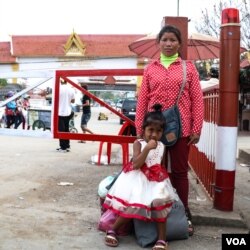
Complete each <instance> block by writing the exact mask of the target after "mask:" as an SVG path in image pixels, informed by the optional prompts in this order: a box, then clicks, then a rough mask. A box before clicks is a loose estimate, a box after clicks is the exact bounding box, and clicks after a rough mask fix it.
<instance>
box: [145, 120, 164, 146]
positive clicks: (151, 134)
mask: <svg viewBox="0 0 250 250" xmlns="http://www.w3.org/2000/svg"><path fill="white" fill-rule="evenodd" d="M162 134H163V128H162V127H161V125H160V124H151V125H149V126H147V127H146V128H145V130H144V140H145V141H146V142H149V141H150V140H151V139H153V140H156V141H159V140H160V139H161V137H162Z"/></svg>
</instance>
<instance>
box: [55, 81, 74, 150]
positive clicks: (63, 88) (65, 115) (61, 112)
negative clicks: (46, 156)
mask: <svg viewBox="0 0 250 250" xmlns="http://www.w3.org/2000/svg"><path fill="white" fill-rule="evenodd" d="M74 102H75V92H74V90H73V88H71V87H70V86H68V85H67V82H66V81H65V80H61V85H60V90H59V107H58V116H59V121H58V131H59V132H69V121H70V119H71V118H72V114H74V112H73V111H72V105H71V104H72V103H74ZM59 146H60V147H59V148H57V151H58V152H63V153H66V152H69V151H70V141H69V140H68V139H59Z"/></svg>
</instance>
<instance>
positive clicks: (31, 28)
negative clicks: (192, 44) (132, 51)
mask: <svg viewBox="0 0 250 250" xmlns="http://www.w3.org/2000/svg"><path fill="white" fill-rule="evenodd" d="M214 1H215V0H214ZM214 1H213V0H202V1H201V0H179V16H184V17H188V18H189V19H191V21H190V22H189V31H190V32H195V28H194V27H195V21H196V22H197V21H199V18H200V16H201V10H202V9H203V10H204V9H205V8H208V7H211V6H212V5H213V2H214ZM177 6H178V0H154V1H152V0H67V1H66V0H0V41H9V40H10V36H11V35H53V34H55V35H59V34H60V35H67V34H71V33H72V32H73V30H74V31H75V32H76V33H77V34H150V33H155V34H156V33H158V32H159V30H160V28H161V21H162V19H163V17H165V16H177Z"/></svg>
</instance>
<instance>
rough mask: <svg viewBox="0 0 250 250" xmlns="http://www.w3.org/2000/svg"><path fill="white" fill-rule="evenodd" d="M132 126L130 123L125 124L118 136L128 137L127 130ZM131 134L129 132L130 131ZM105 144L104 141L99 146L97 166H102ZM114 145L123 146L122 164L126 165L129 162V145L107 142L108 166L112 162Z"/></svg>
mask: <svg viewBox="0 0 250 250" xmlns="http://www.w3.org/2000/svg"><path fill="white" fill-rule="evenodd" d="M129 126H130V123H129V122H127V121H126V122H124V123H123V125H122V127H121V129H120V131H119V133H118V135H127V134H124V133H125V130H126V129H127V128H128V127H129ZM128 132H129V130H128ZM104 143H105V142H104V141H102V142H100V146H99V152H98V160H97V165H101V156H102V148H103V144H104ZM112 143H116V144H120V145H121V146H122V163H123V165H126V164H127V163H128V162H129V143H117V142H107V156H108V164H110V160H111V146H112Z"/></svg>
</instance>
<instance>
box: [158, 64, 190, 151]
mask: <svg viewBox="0 0 250 250" xmlns="http://www.w3.org/2000/svg"><path fill="white" fill-rule="evenodd" d="M182 70H183V80H182V85H181V88H180V92H179V95H178V97H177V99H176V102H175V105H174V106H172V107H171V108H169V109H166V110H164V111H163V112H162V114H163V116H164V117H165V119H166V126H165V129H164V132H163V135H162V138H161V141H162V142H163V144H165V145H166V146H168V147H169V146H173V145H174V144H175V143H176V142H177V140H178V139H179V138H180V137H181V133H182V124H181V116H180V111H179V108H178V103H179V99H180V97H181V94H182V91H183V89H184V86H185V83H186V75H187V72H186V61H184V60H183V61H182Z"/></svg>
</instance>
